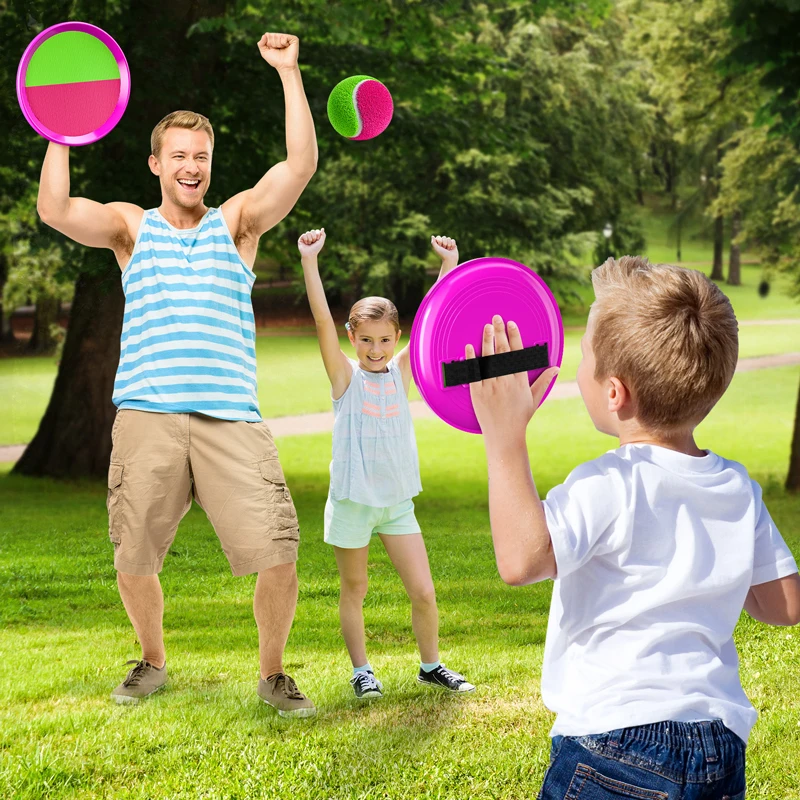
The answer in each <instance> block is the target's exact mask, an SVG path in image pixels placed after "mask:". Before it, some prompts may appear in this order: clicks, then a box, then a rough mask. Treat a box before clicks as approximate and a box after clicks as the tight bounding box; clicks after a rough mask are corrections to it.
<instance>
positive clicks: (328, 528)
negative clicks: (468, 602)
mask: <svg viewBox="0 0 800 800" xmlns="http://www.w3.org/2000/svg"><path fill="white" fill-rule="evenodd" d="M324 244H325V229H324V228H322V229H320V230H313V231H308V233H304V234H303V235H302V236H301V237H300V239H299V240H298V242H297V246H298V248H299V249H300V255H301V257H302V263H303V275H304V277H305V282H306V291H307V292H308V300H309V303H310V305H311V312H312V313H313V315H314V321H315V322H316V324H317V337H318V338H319V347H320V350H321V351H322V361H323V363H324V365H325V371H326V372H327V373H328V378H329V379H330V382H331V397H332V398H333V411H334V415H335V422H334V426H333V461H332V462H331V485H330V491H329V493H328V500H327V503H326V504H325V541H326V542H328V544H331V545H333V548H334V552H335V553H336V564H337V566H338V568H339V577H340V579H341V589H340V594H339V617H340V620H341V625H342V634H343V635H344V641H345V644H346V645H347V651H348V653H349V654H350V660H351V661H352V662H353V677H352V679H351V681H350V683H351V684H352V686H353V691H354V692H355V695H356V697H357V698H359V699H366V698H370V697H382V696H383V686H382V685H381V682H380V681H379V680H377V678H376V677H375V674H374V672H373V670H372V667H371V666H370V664H369V661H368V660H367V652H366V646H365V642H364V614H363V603H364V597H365V596H366V594H367V554H368V551H369V543H370V539H371V538H372V534H373V533H377V534H378V536H380V537H381V540H382V541H383V544H384V547H385V548H386V552H387V553H388V554H389V558H390V559H391V561H392V564H394V567H395V569H396V570H397V572H398V573H399V575H400V578H401V579H402V581H403V585H404V587H405V589H406V592H407V593H408V597H409V599H410V600H411V624H412V627H413V629H414V636H415V637H416V640H417V645H418V646H419V651H420V657H421V664H420V670H419V675H418V676H417V680H418V681H419V682H420V683H427V684H430V685H431V686H439V687H441V688H443V689H447V690H449V691H451V692H471V691H473V690H474V689H475V687H474V686H473V685H472V684H471V683H467V681H466V680H465V679H464V677H463V676H462V675H459V674H458V673H456V672H453V671H451V670H449V669H446V668H445V666H444V665H443V664H442V663H441V662H440V661H439V650H438V640H439V612H438V610H437V608H436V595H435V592H434V589H433V580H432V578H431V571H430V567H429V566H428V554H427V552H426V550H425V543H424V542H423V541H422V534H421V533H420V528H419V523H418V522H417V520H416V518H415V516H414V502H413V500H412V499H411V498H412V497H414V496H415V495H417V494H419V493H420V492H421V491H422V486H421V484H420V478H419V461H418V459H417V444H416V440H415V438H414V427H413V425H412V422H411V413H410V411H409V407H408V400H407V396H408V387H409V384H410V383H411V363H410V354H409V351H408V347H407V346H406V347H404V348H403V349H402V350H401V351H400V352H399V353H398V354H397V355H396V356H395V354H394V350H395V347H396V346H397V343H398V342H399V340H400V325H399V322H398V318H397V309H396V308H395V306H394V303H392V302H391V301H390V300H386V299H385V298H383V297H366V298H364V299H363V300H359V301H358V302H357V303H356V304H355V305H354V306H353V307H352V309H351V310H350V320H349V322H348V323H347V326H346V327H347V334H348V336H349V338H350V343H351V344H352V345H353V347H354V348H355V351H356V359H355V360H354V359H350V358H348V357H347V356H346V355H345V354H344V353H343V352H342V350H341V349H340V347H339V337H338V335H337V332H336V326H335V324H334V322H333V317H332V316H331V312H330V309H329V308H328V302H327V300H326V299H325V291H324V289H323V287H322V281H321V280H320V276H319V267H318V265H317V254H318V253H319V251H320V250H321V249H322V246H323V245H324ZM431 245H432V246H433V249H434V250H435V251H436V253H437V254H438V255H439V256H440V257H441V259H442V268H441V271H440V273H439V277H440V278H441V277H442V276H443V275H445V274H446V273H447V272H449V271H450V270H452V269H453V268H454V267H456V265H457V264H458V249H457V248H456V243H455V241H454V240H453V239H449V238H447V237H446V236H433V237H431Z"/></svg>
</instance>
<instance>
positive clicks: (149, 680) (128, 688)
mask: <svg viewBox="0 0 800 800" xmlns="http://www.w3.org/2000/svg"><path fill="white" fill-rule="evenodd" d="M127 663H128V664H136V666H135V667H134V668H133V669H132V670H131V671H130V672H129V673H128V674H127V675H126V676H125V680H124V681H122V683H121V684H120V685H119V686H117V688H116V689H114V691H113V692H111V697H113V698H114V700H116V701H117V702H118V703H138V702H139V701H140V700H141V699H142V698H144V697H148V696H149V695H151V694H153V692H157V691H158V690H159V689H161V688H162V687H163V686H164V685H165V684H166V682H167V665H166V664H164V666H163V667H161V669H157V668H156V667H154V666H153V665H152V664H151V663H150V662H149V661H145V660H144V659H142V660H141V661H135V660H134V661H128V662H127Z"/></svg>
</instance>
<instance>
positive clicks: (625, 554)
mask: <svg viewBox="0 0 800 800" xmlns="http://www.w3.org/2000/svg"><path fill="white" fill-rule="evenodd" d="M592 282H593V284H594V290H595V295H596V301H595V303H594V304H593V306H592V309H591V313H590V315H589V321H588V325H587V328H586V334H585V336H584V337H583V339H582V341H581V348H582V352H583V359H582V361H581V364H580V367H579V369H578V386H579V388H580V391H581V395H582V396H583V400H584V403H585V405H586V408H587V410H588V412H589V415H590V417H591V418H592V422H593V423H594V425H595V427H596V428H597V429H598V430H600V431H602V432H603V433H607V434H609V435H611V436H616V437H618V438H619V444H620V446H619V447H618V448H617V449H616V450H610V451H608V452H607V453H605V454H604V455H602V456H600V457H599V458H596V459H594V460H593V461H590V462H588V463H586V464H582V465H580V466H579V467H577V468H576V469H574V470H573V471H572V472H571V473H570V475H569V476H568V477H567V480H566V482H565V483H564V484H562V485H560V486H556V487H555V488H553V489H552V490H551V491H550V492H549V493H548V495H547V498H546V499H545V500H544V501H541V502H540V500H539V497H538V495H537V492H536V487H535V486H534V483H533V480H532V477H531V471H530V464H529V461H528V451H527V446H526V441H525V429H526V427H527V424H528V422H529V421H530V419H531V417H532V416H533V413H534V411H535V410H536V408H537V406H538V404H539V401H540V399H541V397H542V395H543V394H544V391H545V389H546V387H547V385H548V384H549V382H550V381H551V380H552V378H553V376H554V374H555V373H556V371H557V369H549V370H546V371H545V372H544V373H543V374H542V375H541V376H540V378H539V379H538V380H537V381H536V382H535V383H534V385H533V386H532V387H530V388H529V387H528V385H527V380H526V377H527V376H526V373H524V372H523V373H519V374H517V375H507V376H503V377H500V378H495V379H492V380H486V381H483V382H482V383H473V384H471V385H470V388H471V394H472V401H473V405H474V407H475V411H476V414H477V417H478V421H479V422H480V425H481V429H482V431H483V436H484V442H485V446H486V456H487V460H488V469H489V510H490V517H491V527H492V537H493V541H494V548H495V554H496V557H497V566H498V569H499V572H500V575H501V577H502V578H503V580H504V581H505V582H506V583H509V584H512V585H516V586H522V585H525V584H529V583H534V582H536V581H541V580H544V579H546V578H554V579H555V581H554V584H553V600H552V605H551V608H550V619H549V624H548V629H547V639H546V643H545V652H544V664H543V667H542V698H543V700H544V702H545V704H546V705H547V706H548V708H550V709H551V710H553V711H555V712H556V714H557V717H556V721H555V724H554V726H553V729H552V731H551V736H552V737H553V741H552V751H551V762H550V767H549V769H548V771H547V774H546V776H545V780H544V785H543V787H542V790H541V793H540V798H544V799H545V800H550V799H552V800H555V798H559V800H560V799H561V798H564V797H569V798H573V797H578V796H580V798H581V800H589V798H592V800H596V799H597V798H612V797H613V798H624V797H631V798H638V800H650V799H651V798H652V799H653V800H655V799H656V798H658V799H659V800H673V799H675V800H677V798H681V800H706V798H707V799H708V800H712V799H713V800H724V799H725V798H728V799H729V800H741V798H744V792H745V774H744V754H745V743H746V742H747V737H748V734H749V732H750V729H751V727H752V726H753V724H754V723H755V720H756V711H755V709H754V708H753V706H752V705H751V704H750V702H749V701H748V699H747V697H746V696H745V694H744V691H743V690H742V686H741V683H740V681H739V674H738V659H737V654H736V648H735V646H734V643H733V638H732V633H733V629H734V627H735V626H736V623H737V620H738V619H739V615H740V613H741V610H742V608H743V607H744V608H745V610H746V611H747V612H748V613H749V614H750V615H751V616H752V617H754V618H755V619H758V620H760V621H762V622H766V623H769V624H774V625H795V624H797V623H798V622H800V577H798V574H797V565H796V563H795V561H794V558H793V557H792V554H791V553H790V551H789V549H788V548H787V546H786V544H785V543H784V541H783V539H782V538H781V535H780V533H779V532H778V530H777V529H776V527H775V525H774V523H773V521H772V519H771V518H770V515H769V513H768V512H767V509H766V507H765V506H764V502H763V500H762V498H761V488H760V486H759V485H758V484H757V483H756V482H755V481H753V480H751V479H750V478H749V476H748V474H747V471H746V470H745V468H744V467H743V466H742V465H741V464H738V463H736V462H735V461H729V460H727V459H724V458H722V457H720V456H718V455H716V454H714V453H712V452H711V451H708V450H701V449H699V448H698V447H697V445H696V444H695V441H694V437H693V431H694V428H695V427H696V426H697V425H698V423H699V422H700V421H701V420H702V419H703V418H704V417H705V416H706V415H707V414H708V413H709V411H710V410H711V409H712V408H713V406H714V405H715V404H716V402H717V401H718V400H719V398H720V397H721V396H722V394H723V393H724V392H725V389H726V388H727V386H728V384H729V383H730V381H731V378H732V377H733V373H734V370H735V367H736V361H737V356H738V333H737V323H736V318H735V317H734V314H733V310H732V308H731V305H730V303H729V301H728V299H727V298H726V297H725V296H724V295H723V294H722V292H721V291H720V290H719V289H718V288H717V287H716V286H715V285H714V284H713V283H712V282H711V281H709V280H708V279H707V278H706V277H705V276H704V275H702V274H701V273H699V272H695V271H692V270H686V269H681V268H679V267H674V266H669V265H663V264H659V265H652V264H649V263H648V262H647V261H646V260H645V259H643V258H633V257H625V258H622V259H620V260H619V261H615V260H613V259H609V260H608V261H607V262H606V263H605V264H603V265H602V266H601V267H599V268H597V269H596V270H594V272H593V274H592ZM521 347H522V341H521V337H520V333H519V329H518V328H517V326H516V325H515V324H514V322H512V321H509V323H508V335H506V328H505V325H504V322H503V320H502V319H501V318H500V317H495V318H494V320H493V323H492V324H491V325H487V326H486V328H485V330H484V337H483V355H491V354H493V353H494V352H495V351H496V352H506V351H508V350H517V349H521ZM466 355H467V357H468V358H472V357H474V356H475V353H474V350H473V348H472V347H471V346H468V347H467V352H466Z"/></svg>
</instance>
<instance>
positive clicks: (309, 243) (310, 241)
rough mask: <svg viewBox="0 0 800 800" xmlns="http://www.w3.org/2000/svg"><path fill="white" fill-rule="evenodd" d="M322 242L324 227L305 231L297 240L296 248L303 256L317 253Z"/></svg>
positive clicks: (323, 242) (323, 241) (323, 239)
mask: <svg viewBox="0 0 800 800" xmlns="http://www.w3.org/2000/svg"><path fill="white" fill-rule="evenodd" d="M324 244H325V228H319V229H317V230H313V231H307V232H306V233H304V234H303V235H302V236H301V237H300V238H299V239H298V240H297V248H298V250H300V255H301V256H302V257H303V258H305V257H306V256H315V255H317V253H319V251H320V250H322V247H323V245H324Z"/></svg>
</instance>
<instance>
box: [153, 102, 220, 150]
mask: <svg viewBox="0 0 800 800" xmlns="http://www.w3.org/2000/svg"><path fill="white" fill-rule="evenodd" d="M167 128H186V130H189V131H205V132H206V133H207V134H208V138H209V139H211V149H212V150H213V149H214V129H213V128H212V127H211V123H210V122H209V121H208V117H204V116H203V115H202V114H195V112H194V111H173V112H172V113H171V114H167V116H166V117H164V119H162V120H161V122H159V123H158V125H156V126H155V128H153V133H152V134H151V135H150V152H151V153H152V154H153V155H154V156H155V157H156V158H158V157H159V156H160V155H161V145H162V144H163V143H164V134H165V133H166V132H167Z"/></svg>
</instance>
